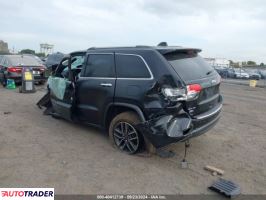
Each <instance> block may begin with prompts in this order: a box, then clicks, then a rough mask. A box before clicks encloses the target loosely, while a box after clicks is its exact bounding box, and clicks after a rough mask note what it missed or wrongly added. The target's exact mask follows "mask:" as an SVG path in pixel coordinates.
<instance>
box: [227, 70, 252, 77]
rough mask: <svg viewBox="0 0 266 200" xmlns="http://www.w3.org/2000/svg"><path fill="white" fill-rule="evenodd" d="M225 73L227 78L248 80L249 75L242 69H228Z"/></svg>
mask: <svg viewBox="0 0 266 200" xmlns="http://www.w3.org/2000/svg"><path fill="white" fill-rule="evenodd" d="M227 73H228V77H229V78H240V79H249V74H248V73H247V72H246V71H245V70H244V69H240V68H229V69H228V71H227Z"/></svg>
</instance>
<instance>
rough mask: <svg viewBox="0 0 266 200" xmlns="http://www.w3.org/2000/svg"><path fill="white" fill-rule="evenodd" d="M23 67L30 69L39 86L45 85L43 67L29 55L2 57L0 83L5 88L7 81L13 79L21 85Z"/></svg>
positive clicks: (0, 60) (0, 59)
mask: <svg viewBox="0 0 266 200" xmlns="http://www.w3.org/2000/svg"><path fill="white" fill-rule="evenodd" d="M23 67H31V68H32V70H33V75H34V80H35V82H38V83H40V84H43V83H45V81H46V78H45V75H44V72H45V66H44V65H42V64H40V63H39V62H38V61H37V60H36V59H35V58H33V57H32V56H31V55H30V56H29V55H2V56H1V57H0V81H1V83H2V84H3V85H4V86H5V85H6V81H7V79H14V81H15V82H16V83H21V79H22V77H21V75H22V74H21V72H22V68H23Z"/></svg>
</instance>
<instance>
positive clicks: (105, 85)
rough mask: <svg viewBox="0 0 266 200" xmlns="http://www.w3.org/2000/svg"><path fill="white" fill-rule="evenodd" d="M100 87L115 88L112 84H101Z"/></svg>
mask: <svg viewBox="0 0 266 200" xmlns="http://www.w3.org/2000/svg"><path fill="white" fill-rule="evenodd" d="M100 85H101V86H103V87H112V86H113V85H112V83H101V84H100Z"/></svg>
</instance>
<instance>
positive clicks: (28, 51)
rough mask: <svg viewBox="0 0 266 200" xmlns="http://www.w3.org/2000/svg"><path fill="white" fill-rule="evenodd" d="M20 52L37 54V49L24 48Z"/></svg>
mask: <svg viewBox="0 0 266 200" xmlns="http://www.w3.org/2000/svg"><path fill="white" fill-rule="evenodd" d="M19 53H21V54H33V55H35V51H34V50H31V49H22V50H21V51H20V52H19Z"/></svg>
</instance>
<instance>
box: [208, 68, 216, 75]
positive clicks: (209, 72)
mask: <svg viewBox="0 0 266 200" xmlns="http://www.w3.org/2000/svg"><path fill="white" fill-rule="evenodd" d="M212 72H214V70H213V69H212V70H210V71H208V72H207V73H206V75H209V74H211V73H212Z"/></svg>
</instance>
